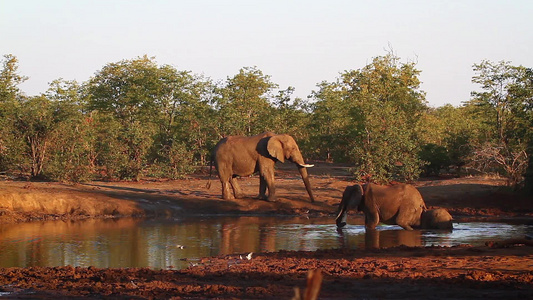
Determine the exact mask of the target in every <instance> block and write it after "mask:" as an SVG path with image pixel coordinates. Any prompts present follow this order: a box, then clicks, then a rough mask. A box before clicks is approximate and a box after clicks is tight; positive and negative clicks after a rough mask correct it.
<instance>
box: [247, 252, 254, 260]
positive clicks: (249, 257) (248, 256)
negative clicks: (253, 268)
mask: <svg viewBox="0 0 533 300" xmlns="http://www.w3.org/2000/svg"><path fill="white" fill-rule="evenodd" d="M252 254H253V252H250V253H249V254H248V255H246V259H248V260H250V259H252Z"/></svg>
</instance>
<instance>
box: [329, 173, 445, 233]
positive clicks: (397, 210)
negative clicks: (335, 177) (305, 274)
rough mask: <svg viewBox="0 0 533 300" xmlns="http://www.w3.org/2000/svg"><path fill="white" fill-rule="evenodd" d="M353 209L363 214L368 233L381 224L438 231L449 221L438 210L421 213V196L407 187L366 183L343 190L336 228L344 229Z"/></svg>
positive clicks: (422, 201)
mask: <svg viewBox="0 0 533 300" xmlns="http://www.w3.org/2000/svg"><path fill="white" fill-rule="evenodd" d="M356 208H357V210H358V211H362V212H363V213H364V215H365V228H366V229H370V230H373V229H375V228H376V226H377V225H378V223H380V222H381V223H384V224H388V225H399V226H401V227H402V228H403V229H406V230H413V227H417V228H428V229H429V228H434V229H439V227H438V225H440V224H441V223H442V224H443V223H445V221H449V224H450V225H451V216H449V214H448V216H449V217H450V219H449V220H446V216H445V214H443V213H442V212H441V211H439V212H431V211H427V213H424V212H425V211H426V204H425V203H424V200H423V199H422V195H420V192H419V191H418V190H417V189H416V188H415V187H414V186H412V185H409V184H397V185H392V186H383V185H377V184H372V183H369V184H365V185H359V184H356V185H353V186H348V187H346V189H345V190H344V193H343V195H342V200H341V203H340V205H339V210H338V214H337V218H336V220H335V221H336V223H337V227H339V228H341V227H343V226H345V225H346V216H347V212H348V210H350V209H356ZM443 210H444V209H443ZM444 211H445V212H446V213H447V211H446V210H444ZM422 215H424V222H423V223H421V218H422ZM436 218H442V220H438V219H436Z"/></svg>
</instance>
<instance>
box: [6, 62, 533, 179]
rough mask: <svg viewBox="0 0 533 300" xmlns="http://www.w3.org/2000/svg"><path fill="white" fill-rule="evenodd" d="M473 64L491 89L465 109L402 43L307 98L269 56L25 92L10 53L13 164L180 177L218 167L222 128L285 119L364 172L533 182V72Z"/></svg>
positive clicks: (271, 126)
mask: <svg viewBox="0 0 533 300" xmlns="http://www.w3.org/2000/svg"><path fill="white" fill-rule="evenodd" d="M473 69H474V72H475V76H474V77H473V78H472V82H473V83H475V84H477V85H478V86H479V91H473V92H472V96H471V98H470V99H465V100H464V101H463V103H462V105H461V106H459V107H455V106H452V105H445V106H442V107H437V108H433V107H430V106H428V104H427V102H426V98H425V93H424V91H422V90H421V89H420V80H419V75H420V72H421V71H420V70H418V69H417V68H416V64H415V63H414V62H402V61H401V59H400V58H399V57H397V56H396V55H394V54H393V53H387V54H385V55H383V56H377V57H375V58H373V60H372V62H371V63H369V64H368V65H366V66H365V67H363V68H361V69H357V70H347V71H344V72H342V73H340V74H339V76H338V77H337V78H336V79H335V80H334V81H331V82H329V81H323V82H321V83H319V84H317V86H316V87H317V88H316V90H315V91H313V92H312V93H311V94H310V95H309V96H308V97H307V99H301V98H297V97H294V96H293V93H294V88H293V87H286V88H284V87H280V86H279V85H278V84H276V83H274V82H272V80H271V77H270V76H269V75H265V74H264V73H263V72H262V71H261V70H259V69H258V68H257V67H244V68H242V69H240V70H239V72H238V74H236V75H233V76H228V77H227V78H226V79H225V80H220V81H214V80H212V79H210V78H208V77H205V76H202V75H199V74H195V73H193V72H191V71H182V70H178V69H176V68H175V67H174V66H171V65H159V64H158V63H157V62H156V61H155V58H152V57H148V56H142V57H137V58H134V59H131V60H122V61H119V62H114V63H109V64H107V65H105V66H103V68H102V69H100V70H98V71H97V72H95V74H94V75H93V76H92V77H91V78H90V79H89V80H88V81H86V82H82V83H79V82H76V81H69V80H64V79H57V80H54V81H53V82H51V83H50V84H49V88H48V90H46V91H45V92H43V93H41V94H40V95H38V96H26V95H25V94H24V93H23V92H22V91H21V90H20V88H19V85H20V84H21V83H23V82H24V81H25V80H27V77H25V76H24V75H21V74H19V72H18V60H17V58H16V57H15V56H13V55H10V54H8V55H4V57H3V60H2V69H1V70H0V172H1V173H3V174H8V175H11V176H27V177H30V178H44V179H48V180H57V181H71V182H80V181H88V180H95V179H100V180H138V179H140V178H141V177H156V178H162V177H164V178H180V177H182V176H185V175H187V174H190V173H191V172H194V170H195V169H196V168H197V167H198V166H204V165H206V164H207V163H208V162H209V159H210V151H211V149H212V148H213V147H214V145H215V144H216V143H217V142H218V141H219V140H220V139H221V138H222V137H224V136H228V135H253V134H258V133H261V132H263V131H273V132H277V133H288V134H290V135H292V136H293V137H294V138H295V139H296V140H297V142H298V143H299V145H300V148H301V150H302V153H304V155H305V156H306V158H307V159H310V160H322V161H332V162H343V163H346V164H349V165H350V166H352V170H353V174H354V176H355V178H357V179H360V180H371V181H375V182H390V181H411V180H415V179H417V178H418V177H420V176H422V175H439V174H441V173H442V172H446V173H454V174H462V173H467V172H477V173H484V174H485V173H497V174H499V175H502V176H505V177H506V178H508V180H509V183H510V185H513V186H521V185H524V184H525V185H527V186H530V185H529V184H530V182H531V181H530V180H531V177H532V173H533V171H532V170H531V168H532V165H533V164H532V163H531V157H532V156H533V155H532V148H533V146H532V143H533V129H532V128H533V100H532V99H533V70H532V69H531V68H526V67H523V66H513V65H512V64H511V63H510V62H507V61H500V62H492V61H482V62H480V63H476V64H474V65H473ZM528 165H529V170H528ZM526 170H528V171H526Z"/></svg>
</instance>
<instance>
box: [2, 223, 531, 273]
mask: <svg viewBox="0 0 533 300" xmlns="http://www.w3.org/2000/svg"><path fill="white" fill-rule="evenodd" d="M351 222H352V224H350V225H347V226H346V227H345V228H344V229H343V230H341V231H337V229H336V226H335V224H334V220H333V219H332V218H312V219H307V218H273V217H224V218H215V217H205V218H195V219H191V220H170V221H169V220H164V221H162V220H139V219H113V220H84V221H68V222H63V221H51V222H32V223H23V224H14V225H2V226H1V227H0V267H28V266H65V265H71V266H81V267H88V266H95V267H101V268H107V267H151V268H156V269H164V268H184V267H187V266H189V264H190V263H191V262H194V261H195V260H197V259H199V258H201V257H208V256H215V255H219V254H220V255H224V254H246V253H249V252H268V251H277V250H308V251H314V250H317V249H332V248H342V247H346V248H351V249H356V248H365V247H391V246H397V245H402V244H403V245H407V246H429V245H442V246H453V245H458V244H471V245H483V244H484V243H485V241H488V240H499V239H507V238H515V237H524V235H525V234H527V233H531V232H533V226H532V225H510V224H505V223H456V224H454V227H455V229H454V230H453V231H431V230H423V231H420V230H414V231H405V230H402V229H401V228H400V227H398V226H379V227H378V228H379V230H377V231H375V232H373V233H365V229H364V226H363V225H362V224H363V221H362V219H360V220H357V219H356V220H351Z"/></svg>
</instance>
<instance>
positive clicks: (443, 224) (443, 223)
mask: <svg viewBox="0 0 533 300" xmlns="http://www.w3.org/2000/svg"><path fill="white" fill-rule="evenodd" d="M452 221H453V217H452V215H450V213H449V212H448V211H447V210H446V209H444V208H436V209H430V210H426V211H424V212H422V215H421V216H420V227H421V228H425V229H453V223H452Z"/></svg>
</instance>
